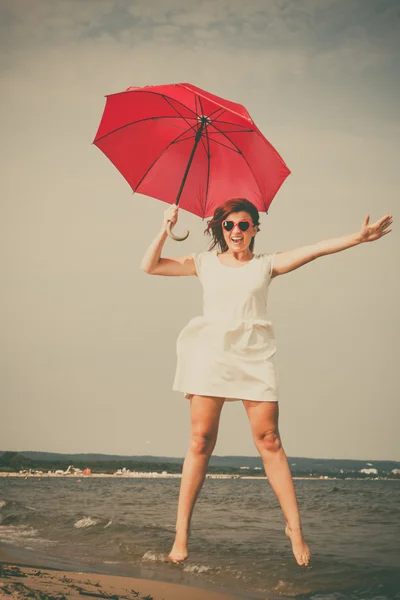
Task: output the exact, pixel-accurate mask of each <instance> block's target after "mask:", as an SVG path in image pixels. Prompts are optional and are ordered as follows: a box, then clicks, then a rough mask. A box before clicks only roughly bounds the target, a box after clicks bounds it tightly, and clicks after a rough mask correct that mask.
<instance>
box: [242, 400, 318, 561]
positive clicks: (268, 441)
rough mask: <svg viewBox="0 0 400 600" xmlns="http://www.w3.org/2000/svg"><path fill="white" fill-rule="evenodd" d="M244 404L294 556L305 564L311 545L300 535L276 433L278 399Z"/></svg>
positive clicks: (289, 477) (289, 478)
mask: <svg viewBox="0 0 400 600" xmlns="http://www.w3.org/2000/svg"><path fill="white" fill-rule="evenodd" d="M243 404H244V407H245V409H246V412H247V416H248V417H249V421H250V426H251V430H252V434H253V439H254V442H255V445H256V448H257V450H258V451H259V453H260V455H261V459H262V461H263V465H264V469H265V474H266V475H267V477H268V481H269V482H270V484H271V487H272V489H273V490H274V492H275V494H276V496H277V498H278V500H279V504H280V505H281V508H282V512H283V516H284V517H285V520H286V530H285V533H286V535H287V536H288V537H289V538H290V540H291V542H292V549H293V554H294V557H295V559H296V561H297V563H298V564H299V565H307V564H308V563H309V561H310V549H309V547H308V546H307V544H306V542H305V541H304V538H303V534H302V530H301V522H300V514H299V509H298V505H297V499H296V493H295V489H294V485H293V480H292V474H291V472H290V468H289V463H288V460H287V458H286V454H285V451H284V449H283V447H282V443H281V439H280V435H279V430H278V417H279V407H278V403H277V402H253V401H250V400H244V401H243Z"/></svg>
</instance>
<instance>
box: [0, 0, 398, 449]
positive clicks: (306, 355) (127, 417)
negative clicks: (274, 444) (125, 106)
mask: <svg viewBox="0 0 400 600" xmlns="http://www.w3.org/2000/svg"><path fill="white" fill-rule="evenodd" d="M399 31H400V5H399V2H398V0H380V1H379V2H378V1H377V0H301V1H299V0H267V1H266V0H248V1H247V2H245V3H244V2H243V1H242V0H210V1H201V0H185V1H184V0H146V1H145V0H138V1H131V0H35V2H32V1H31V0H0V48H1V52H0V88H1V94H0V108H1V110H0V121H1V132H2V133H1V138H2V143H1V170H2V174H1V178H0V186H1V193H0V206H1V235H0V244H1V253H0V276H1V294H0V329H1V332H2V335H1V341H0V353H1V364H0V368H1V378H0V401H1V405H0V410H1V414H0V449H2V450H6V449H8V450H43V451H55V452H105V453H115V454H127V455H130V454H157V455H169V456H183V455H184V454H185V452H186V448H187V443H188V436H189V410H188V409H189V405H188V402H187V401H186V400H184V398H183V395H182V394H180V393H177V392H172V391H171V388H172V381H173V377H174V370H175V362H176V358H175V341H176V337H177V335H178V334H179V331H180V330H181V329H182V327H183V326H184V325H185V324H186V323H187V321H188V320H189V319H190V318H192V317H194V316H196V315H198V314H200V313H201V287H200V284H199V282H198V280H197V279H196V278H194V277H193V278H161V277H151V276H149V275H146V274H144V273H142V272H141V271H140V269H139V265H140V262H141V259H142V256H143V254H144V252H145V250H146V248H147V246H148V244H149V243H150V242H151V240H152V239H153V237H154V235H155V234H156V232H157V231H158V230H159V228H160V225H161V222H162V216H163V211H164V210H165V205H164V204H163V203H162V202H159V201H156V200H153V199H150V198H147V197H144V196H141V195H132V192H131V190H130V188H129V186H128V184H127V183H126V182H125V180H124V179H123V178H122V177H121V175H120V174H119V173H118V171H117V170H116V169H115V168H114V167H113V165H112V164H111V163H110V162H109V161H108V160H107V159H106V158H105V156H104V155H103V154H102V153H101V152H100V151H99V150H98V149H97V148H96V147H95V146H94V145H92V141H93V138H94V135H95V133H96V130H97V127H98V124H99V121H100V118H101V115H102V112H103V108H104V96H105V95H106V94H110V93H114V92H118V91H122V90H124V89H126V88H127V87H128V86H130V85H135V86H142V85H157V84H164V83H177V82H190V83H193V84H194V85H197V86H199V87H202V88H205V89H206V90H209V91H210V92H212V93H215V94H217V95H220V96H223V97H226V98H229V99H231V100H233V101H235V102H239V103H241V104H244V105H245V106H246V108H247V109H248V110H249V112H250V114H251V115H252V117H253V119H254V121H255V122H256V123H257V125H258V127H259V128H260V129H261V131H262V132H263V133H264V135H265V136H266V137H267V138H268V139H269V140H270V141H271V143H272V144H273V145H274V146H275V147H276V148H277V149H278V151H279V152H280V153H281V155H282V156H283V158H284V160H285V161H286V163H287V164H288V166H289V168H290V169H291V171H292V174H291V176H290V177H289V178H288V179H287V181H286V182H285V183H284V185H283V187H282V188H281V190H280V191H279V193H278V195H277V197H276V198H275V199H274V201H273V203H272V205H271V208H270V211H269V214H268V216H267V215H265V214H263V215H262V219H261V229H262V231H261V233H260V234H259V235H258V237H257V244H256V250H257V252H278V251H283V250H289V249H291V248H295V247H297V246H301V245H304V244H309V243H313V242H317V241H320V240H323V239H326V238H329V237H336V236H339V235H344V234H348V233H352V232H355V231H357V230H359V229H360V227H361V224H362V221H363V219H364V217H365V214H366V213H369V214H370V215H371V220H373V221H375V220H377V219H378V218H380V217H381V216H383V215H384V214H392V215H393V216H394V219H395V223H394V228H393V232H392V233H391V234H390V235H388V236H386V237H384V238H383V239H381V240H379V241H377V242H374V243H371V244H364V245H361V246H358V247H356V248H352V249H350V250H347V251H344V252H342V253H339V254H335V255H333V256H329V257H324V258H320V259H319V260H317V261H315V262H313V263H311V264H309V265H307V266H305V267H303V268H302V269H299V270H297V271H295V272H293V273H290V274H287V275H284V276H282V277H278V278H277V279H275V280H274V281H273V283H272V285H271V288H270V296H269V307H270V318H271V320H272V321H273V323H274V329H275V334H276V337H277V341H278V352H277V355H276V359H277V364H278V371H279V377H280V381H281V400H280V407H281V408H280V410H281V416H280V429H281V434H282V438H283V443H284V447H285V449H286V452H287V454H288V455H289V456H309V457H321V458H360V459H395V460H400V443H399V433H398V429H399V426H400V408H399V407H400V402H399V383H398V373H397V371H398V354H399V350H398V344H399V342H398V340H399V338H400V324H399V318H398V307H399V306H400V290H399V269H398V257H399V256H400V243H399V236H398V233H397V227H396V217H397V215H396V212H397V211H396V207H397V206H398V200H399V192H398V190H399V188H400V175H399V167H398V157H399V139H400V122H399V111H398V106H399V87H400V86H399V79H400V75H399V73H400V71H399V68H398V65H399V58H400V48H399V40H400V35H399ZM186 228H189V229H190V231H191V236H190V237H189V239H188V240H187V241H186V242H183V243H181V244H178V243H176V242H174V241H172V240H168V241H167V243H166V246H165V252H164V255H165V256H168V255H171V256H172V255H174V256H176V255H179V254H187V253H190V252H195V251H200V250H203V249H205V248H206V246H207V239H206V238H204V236H203V231H204V228H205V224H204V223H202V222H201V220H200V219H198V218H197V217H195V216H193V215H191V214H189V213H187V212H185V211H182V212H181V213H180V222H179V224H178V226H177V228H176V230H177V231H178V232H179V231H183V230H184V229H186ZM215 453H216V454H219V455H228V454H242V455H256V450H255V448H254V446H253V442H252V440H251V436H250V429H249V425H248V423H247V419H246V416H245V412H244V409H243V406H242V405H241V403H230V404H227V405H226V406H225V407H224V411H223V414H222V420H221V427H220V435H219V441H218V444H217V447H216V449H215Z"/></svg>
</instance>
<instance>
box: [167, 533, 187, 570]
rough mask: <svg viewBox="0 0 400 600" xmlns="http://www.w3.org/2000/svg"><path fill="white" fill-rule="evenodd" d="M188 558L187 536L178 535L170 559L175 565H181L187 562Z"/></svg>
mask: <svg viewBox="0 0 400 600" xmlns="http://www.w3.org/2000/svg"><path fill="white" fill-rule="evenodd" d="M187 557H188V551H187V535H185V534H183V535H178V534H176V537H175V541H174V545H173V546H172V550H171V552H170V553H169V555H168V559H169V560H170V561H171V562H174V563H180V562H183V561H184V560H186V559H187Z"/></svg>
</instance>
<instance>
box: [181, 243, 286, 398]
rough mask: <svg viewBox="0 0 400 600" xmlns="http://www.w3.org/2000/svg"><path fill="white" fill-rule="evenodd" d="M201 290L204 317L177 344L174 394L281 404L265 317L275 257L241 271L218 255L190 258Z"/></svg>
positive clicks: (271, 335)
mask: <svg viewBox="0 0 400 600" xmlns="http://www.w3.org/2000/svg"><path fill="white" fill-rule="evenodd" d="M192 256H193V258H194V261H195V265H196V271H197V275H198V277H199V279H200V282H201V284H202V286H203V307H204V308H203V316H199V317H195V318H194V319H192V320H191V321H189V323H188V324H187V325H186V327H185V328H184V329H183V330H182V331H181V333H180V335H179V337H178V340H177V357H178V361H177V368H176V374H175V380H174V384H173V389H174V390H176V391H181V392H184V393H185V396H186V397H187V398H190V397H191V396H192V395H193V394H198V395H201V396H216V397H220V398H225V399H226V400H258V401H261V402H266V401H273V402H276V401H277V400H278V386H277V374H276V369H275V365H274V354H275V352H276V344H275V336H274V332H273V328H272V324H271V322H270V321H269V320H268V317H267V295H268V288H269V284H270V282H271V273H272V264H273V259H274V255H273V254H255V255H254V256H253V258H252V260H251V261H249V262H248V263H246V264H245V265H244V266H243V267H228V266H226V265H223V264H222V263H221V262H220V260H219V258H218V256H217V254H216V253H215V252H201V253H198V254H193V255H192Z"/></svg>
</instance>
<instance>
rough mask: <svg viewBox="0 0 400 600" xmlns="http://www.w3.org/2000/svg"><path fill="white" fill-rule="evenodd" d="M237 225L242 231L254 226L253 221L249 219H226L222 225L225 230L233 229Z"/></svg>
mask: <svg viewBox="0 0 400 600" xmlns="http://www.w3.org/2000/svg"><path fill="white" fill-rule="evenodd" d="M235 225H237V226H238V227H239V229H240V231H247V230H248V228H249V227H252V226H253V223H252V222H251V221H249V220H243V221H237V222H236V223H235V221H224V222H223V223H222V227H223V228H224V229H225V231H232V229H233V228H234V227H235Z"/></svg>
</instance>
